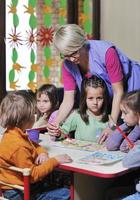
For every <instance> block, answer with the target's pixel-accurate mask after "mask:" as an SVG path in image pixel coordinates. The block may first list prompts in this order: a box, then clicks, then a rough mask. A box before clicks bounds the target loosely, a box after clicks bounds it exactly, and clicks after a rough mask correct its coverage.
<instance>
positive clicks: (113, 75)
mask: <svg viewBox="0 0 140 200" xmlns="http://www.w3.org/2000/svg"><path fill="white" fill-rule="evenodd" d="M105 63H106V69H107V72H108V75H109V78H110V82H111V83H116V82H119V81H121V80H122V79H123V72H122V67H121V63H120V60H119V57H118V55H117V52H116V50H115V49H114V48H113V47H111V48H109V49H108V50H107V52H106V55H105ZM62 79H63V83H64V90H65V91H69V90H75V89H76V81H75V79H74V78H73V76H72V75H71V73H70V72H69V71H68V70H67V69H66V68H65V67H64V65H63V66H62Z"/></svg>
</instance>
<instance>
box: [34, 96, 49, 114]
mask: <svg viewBox="0 0 140 200" xmlns="http://www.w3.org/2000/svg"><path fill="white" fill-rule="evenodd" d="M51 106H52V105H51V102H50V99H49V97H48V95H46V94H41V95H40V96H37V108H38V110H39V111H40V112H41V113H42V114H44V113H46V112H48V111H49V110H50V109H51Z"/></svg>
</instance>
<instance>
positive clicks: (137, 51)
mask: <svg viewBox="0 0 140 200" xmlns="http://www.w3.org/2000/svg"><path fill="white" fill-rule="evenodd" d="M139 8H140V0H133V1H132V0H101V25H100V26H101V27H100V28H101V29H100V30H101V39H103V40H108V41H112V42H113V43H115V44H116V45H117V46H118V47H119V48H120V49H121V50H123V52H124V53H126V54H127V55H128V56H129V57H130V58H133V59H135V60H138V61H140V11H139Z"/></svg>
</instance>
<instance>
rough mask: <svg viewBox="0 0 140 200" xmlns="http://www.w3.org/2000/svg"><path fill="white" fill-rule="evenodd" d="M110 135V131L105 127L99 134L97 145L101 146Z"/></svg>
mask: <svg viewBox="0 0 140 200" xmlns="http://www.w3.org/2000/svg"><path fill="white" fill-rule="evenodd" d="M111 133H112V130H111V129H110V128H109V127H107V128H106V129H105V130H104V131H103V132H102V134H101V136H100V138H99V140H98V143H99V144H103V142H104V141H105V140H106V139H107V138H108V136H109V135H110V134H111Z"/></svg>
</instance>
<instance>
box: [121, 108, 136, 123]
mask: <svg viewBox="0 0 140 200" xmlns="http://www.w3.org/2000/svg"><path fill="white" fill-rule="evenodd" d="M120 109H121V111H122V115H121V118H122V119H123V121H124V122H125V123H126V124H127V125H128V126H135V125H137V124H138V123H139V115H138V113H136V112H133V111H132V110H131V109H130V108H129V107H128V106H127V105H123V104H121V105H120Z"/></svg>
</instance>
